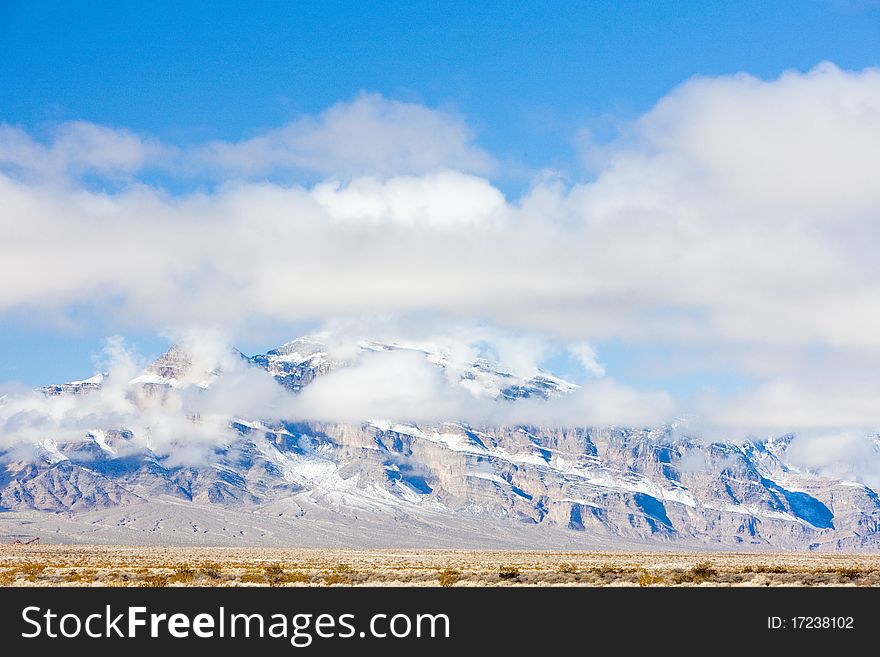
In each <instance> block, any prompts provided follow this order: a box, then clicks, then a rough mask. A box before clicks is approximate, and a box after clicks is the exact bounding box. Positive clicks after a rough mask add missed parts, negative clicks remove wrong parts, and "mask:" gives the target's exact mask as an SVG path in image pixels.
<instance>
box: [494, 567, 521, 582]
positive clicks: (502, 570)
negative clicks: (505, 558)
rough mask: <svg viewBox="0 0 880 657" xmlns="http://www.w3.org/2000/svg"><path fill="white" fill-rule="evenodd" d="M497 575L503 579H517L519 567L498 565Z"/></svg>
mask: <svg viewBox="0 0 880 657" xmlns="http://www.w3.org/2000/svg"><path fill="white" fill-rule="evenodd" d="M498 577H500V578H501V579H503V580H512V579H516V580H518V579H519V568H517V567H516V566H500V567H499V568H498Z"/></svg>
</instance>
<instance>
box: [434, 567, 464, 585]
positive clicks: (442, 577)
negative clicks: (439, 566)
mask: <svg viewBox="0 0 880 657" xmlns="http://www.w3.org/2000/svg"><path fill="white" fill-rule="evenodd" d="M459 579H461V573H459V572H458V571H457V570H453V569H452V568H447V569H446V570H443V571H441V572H440V574H439V575H438V576H437V580H438V581H439V582H440V586H442V587H443V588H448V587H450V586H455V583H456V582H457V581H458V580H459Z"/></svg>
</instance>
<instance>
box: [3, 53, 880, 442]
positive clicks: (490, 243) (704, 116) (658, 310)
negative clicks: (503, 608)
mask: <svg viewBox="0 0 880 657" xmlns="http://www.w3.org/2000/svg"><path fill="white" fill-rule="evenodd" d="M587 149H588V152H586V153H585V154H584V155H585V157H586V158H587V159H588V160H589V161H590V162H592V163H593V164H594V167H595V171H594V174H595V175H594V177H593V178H592V179H591V180H589V181H585V182H579V183H574V184H564V183H563V182H561V180H556V179H554V178H553V177H552V176H551V177H547V176H542V177H539V178H537V179H536V182H535V183H534V185H533V186H532V187H531V188H530V189H528V190H527V191H526V192H524V193H523V194H522V195H521V196H520V197H519V198H516V199H510V198H506V197H505V195H504V194H503V193H502V192H501V191H500V190H499V189H498V187H497V186H496V184H495V183H493V179H492V178H491V176H492V175H494V173H495V172H496V171H497V167H498V165H497V163H496V162H494V161H493V159H492V158H491V156H490V155H488V154H487V153H485V152H484V151H483V150H482V149H480V148H479V147H478V146H477V145H476V141H475V134H474V132H473V131H472V130H471V129H470V128H469V127H468V126H467V125H466V123H465V122H464V121H463V120H462V119H461V118H460V117H458V116H456V115H453V114H450V113H447V112H444V111H442V110H439V109H436V108H427V107H423V106H420V105H416V104H411V103H400V102H398V101H393V100H388V99H385V98H382V97H381V96H376V95H371V94H364V95H361V96H358V97H356V98H355V99H353V100H351V101H349V102H344V103H340V104H338V105H335V106H334V107H332V108H330V109H328V110H326V111H325V112H324V113H322V114H319V115H317V116H314V117H305V118H302V119H300V120H298V121H295V122H293V123H292V124H290V125H288V126H285V127H282V128H279V129H277V130H273V131H269V132H266V133H264V134H262V135H257V136H254V137H252V138H250V139H248V140H245V141H241V142H236V143H230V142H226V143H220V142H214V143H208V144H201V145H196V146H190V147H177V146H172V145H167V144H163V143H160V142H159V141H158V140H154V139H151V138H149V137H145V136H138V135H135V134H134V133H131V132H129V131H126V130H120V129H112V128H107V127H102V126H95V125H92V124H85V123H76V124H66V125H63V126H60V127H59V129H58V131H57V133H56V134H55V135H54V136H53V137H52V138H50V139H49V140H48V141H45V140H44V141H39V140H38V139H36V138H35V137H33V136H31V135H29V134H27V133H26V132H24V131H23V130H21V129H18V128H14V127H10V126H4V127H3V128H2V130H0V167H2V171H3V173H2V174H0V205H2V208H3V210H2V213H0V231H2V235H3V240H2V241H0V273H2V275H3V277H4V280H7V281H13V280H14V281H15V284H14V285H4V286H2V287H0V313H12V312H16V313H32V314H35V313H40V314H45V315H52V314H63V313H65V312H66V311H67V310H68V309H70V308H72V307H74V306H77V305H82V304H87V305H91V306H94V307H95V308H97V311H98V312H102V313H106V314H111V315H113V316H114V317H115V318H117V320H118V321H119V322H121V323H126V322H127V323H129V324H137V325H138V326H141V327H152V328H154V329H156V330H164V329H167V328H168V327H179V326H189V325H202V326H222V327H224V329H225V330H227V331H228V333H229V334H230V335H233V336H234V335H240V334H242V333H245V332H247V331H248V330H249V329H250V328H252V327H253V326H256V325H260V324H265V323H278V324H285V323H293V322H303V321H312V322H325V321H327V320H328V319H332V318H344V319H347V320H352V318H357V317H362V316H369V315H375V314H377V313H378V314H389V315H393V316H397V317H403V318H406V317H420V316H424V315H426V314H429V315H431V316H436V317H442V318H444V321H449V322H453V323H454V322H462V321H464V322H466V321H471V320H473V319H478V320H482V321H485V322H488V323H490V324H493V325H497V326H501V327H505V328H507V329H510V330H513V331H518V332H520V333H522V334H528V333H534V334H538V335H543V336H549V337H551V338H553V339H556V340H559V341H561V342H564V343H566V344H575V343H577V344H581V345H585V347H584V351H583V353H584V355H585V358H586V361H585V362H587V363H589V362H595V360H596V359H595V358H591V357H590V354H591V353H592V352H591V351H590V350H592V349H594V348H595V346H596V345H601V344H603V343H604V342H607V341H618V342H621V343H624V344H649V345H650V344H656V345H684V346H689V347H693V348H694V349H700V350H701V353H708V354H710V355H711V358H712V359H713V360H715V361H717V363H720V364H721V365H722V366H723V367H724V368H726V369H728V370H730V371H735V372H737V373H739V374H742V375H743V376H745V377H747V378H748V379H749V380H754V381H756V384H755V386H754V387H753V388H752V389H751V390H749V391H747V392H744V393H742V394H737V395H720V396H719V395H714V396H712V395H707V396H705V397H704V398H702V399H699V400H694V401H693V402H692V408H690V409H686V410H688V411H689V412H692V413H694V414H696V415H697V416H698V417H699V418H700V422H699V425H698V428H699V430H700V431H703V432H705V433H706V435H708V436H717V437H725V438H731V437H736V436H742V435H744V434H746V433H755V434H758V435H760V434H779V433H783V432H788V431H795V432H803V433H805V434H806V433H809V432H816V431H819V432H821V433H822V434H823V435H849V433H847V432H856V433H866V432H870V431H874V430H876V429H877V428H878V427H880V405H878V404H877V403H876V402H877V399H878V392H880V375H878V374H877V373H878V372H880V305H878V303H877V299H880V264H878V259H877V258H876V253H875V251H876V247H875V245H876V244H878V243H880V185H877V180H876V177H877V171H880V70H878V69H866V70H863V71H844V70H841V69H839V68H837V67H835V66H834V65H832V64H828V63H826V64H821V65H819V66H817V67H816V68H814V69H813V70H811V71H808V72H806V73H800V72H788V73H785V74H783V75H782V76H780V77H779V78H778V79H775V80H769V81H766V80H760V79H757V78H754V77H751V76H749V75H745V74H739V75H733V76H722V77H716V78H695V79H692V80H689V81H687V82H685V83H683V84H682V85H681V86H679V87H678V88H676V89H674V90H672V91H671V92H670V93H669V94H668V95H667V96H666V97H665V98H663V99H662V100H661V101H660V102H658V103H657V105H656V106H655V107H654V108H653V109H651V110H650V111H649V112H647V113H646V114H645V115H644V116H642V117H640V118H638V119H637V120H635V121H634V122H632V123H631V124H630V125H628V126H627V127H626V129H625V130H624V131H623V132H622V134H621V136H620V138H619V139H617V140H615V141H614V142H612V143H610V144H605V145H601V146H596V145H587ZM155 169H159V170H163V171H165V175H168V176H173V177H178V178H181V179H186V177H187V176H193V177H195V178H199V179H212V180H214V181H215V184H214V185H212V186H210V187H209V188H205V189H201V190H199V191H192V192H187V193H171V192H169V191H168V190H167V189H165V188H163V187H162V186H161V185H156V184H152V185H151V184H147V183H146V182H145V180H147V179H148V176H147V173H148V172H150V171H151V170H155ZM296 172H305V173H306V174H308V175H310V176H313V177H314V176H318V177H319V178H320V180H318V181H317V182H314V183H308V184H305V183H302V182H300V183H297V182H295V180H296V179H295V177H294V178H291V177H290V175H289V174H291V173H296ZM86 175H89V176H95V175H97V176H98V177H101V176H103V177H104V178H106V179H112V180H113V181H115V184H114V186H112V187H110V188H109V189H112V191H97V189H100V186H98V187H97V188H96V187H95V186H94V185H93V184H91V185H89V184H86V182H85V178H84V176H86ZM487 176H490V177H487ZM120 180H122V181H123V182H122V183H121V184H120V182H119V181H120ZM599 355H600V356H601V347H600V353H599ZM413 376H416V375H415V374H414V375H413ZM411 383H413V385H416V384H417V383H418V384H422V383H425V382H424V381H422V380H421V379H418V377H417V376H416V379H414V380H413V381H412V382H411ZM602 385H603V386H606V387H607V384H606V383H604V382H603V383H602ZM316 390H318V389H317V388H316ZM594 392H595V393H596V398H598V399H601V398H602V395H603V394H609V395H612V394H615V393H616V391H615V390H613V388H608V389H607V390H606V389H604V388H603V389H598V388H597V389H596V390H595V391H594ZM314 394H315V395H317V394H318V393H317V392H315V393H314ZM615 399H616V398H615ZM314 401H315V404H316V408H320V407H321V403H323V402H322V401H321V400H320V399H317V398H316V399H315V400H314ZM376 403H377V404H378V403H379V400H376ZM626 403H628V404H631V405H634V404H636V402H635V401H632V400H630V401H628V402H626ZM639 403H640V402H639ZM658 406H662V404H659V405H658ZM602 407H603V408H611V407H613V403H612V402H611V401H608V402H602ZM654 407H655V405H652V404H647V406H646V408H654ZM597 410H601V409H597ZM826 444H827V445H829V448H828V451H829V458H830V457H832V456H834V454H833V450H834V449H835V447H834V445H835V443H834V442H833V441H827V442H826ZM843 444H844V442H841V443H837V445H843ZM841 448H842V447H841Z"/></svg>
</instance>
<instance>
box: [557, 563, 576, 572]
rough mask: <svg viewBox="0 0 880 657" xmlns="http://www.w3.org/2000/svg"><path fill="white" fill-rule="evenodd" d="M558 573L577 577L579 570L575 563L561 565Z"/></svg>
mask: <svg viewBox="0 0 880 657" xmlns="http://www.w3.org/2000/svg"><path fill="white" fill-rule="evenodd" d="M557 571H558V572H559V573H561V574H562V575H577V573H578V569H577V566H575V565H574V564H573V563H561V564H559V568H557Z"/></svg>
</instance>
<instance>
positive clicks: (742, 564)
mask: <svg viewBox="0 0 880 657" xmlns="http://www.w3.org/2000/svg"><path fill="white" fill-rule="evenodd" d="M363 585H370V586H444V587H449V586H456V587H460V586H880V555H839V554H791V553H783V554H776V553H773V554H771V553H745V554H735V553H702V554H700V553H688V554H675V553H586V552H503V551H424V550H420V551H410V550H385V551H373V550H370V551H367V550H316V549H289V550H278V549H238V548H134V547H106V546H101V547H94V546H70V545H65V546H56V545H38V546H11V545H4V546H0V586H363Z"/></svg>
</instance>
